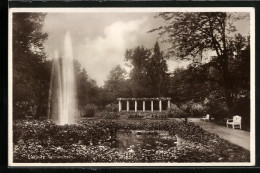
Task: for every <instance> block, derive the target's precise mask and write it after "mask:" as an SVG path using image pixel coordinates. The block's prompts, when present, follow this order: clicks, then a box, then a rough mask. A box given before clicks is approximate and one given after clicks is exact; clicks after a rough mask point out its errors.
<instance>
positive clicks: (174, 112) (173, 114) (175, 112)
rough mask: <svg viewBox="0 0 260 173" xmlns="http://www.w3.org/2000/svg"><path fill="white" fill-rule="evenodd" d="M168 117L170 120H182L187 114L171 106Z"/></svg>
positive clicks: (175, 106) (173, 105)
mask: <svg viewBox="0 0 260 173" xmlns="http://www.w3.org/2000/svg"><path fill="white" fill-rule="evenodd" d="M168 116H169V117H171V118H184V117H187V116H188V114H187V113H186V112H184V111H183V110H181V109H180V108H178V106H177V105H175V104H171V107H170V110H168Z"/></svg>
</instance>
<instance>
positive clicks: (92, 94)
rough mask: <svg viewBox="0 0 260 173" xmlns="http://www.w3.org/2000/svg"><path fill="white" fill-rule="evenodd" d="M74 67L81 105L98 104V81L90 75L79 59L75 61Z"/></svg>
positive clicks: (79, 103)
mask: <svg viewBox="0 0 260 173" xmlns="http://www.w3.org/2000/svg"><path fill="white" fill-rule="evenodd" d="M74 67H75V73H76V83H77V100H78V105H79V107H83V106H85V105H87V104H98V103H99V97H100V96H99V88H98V86H97V84H96V81H95V80H93V79H91V78H90V77H89V75H88V73H87V71H86V69H85V68H82V67H81V65H80V63H79V62H78V61H74Z"/></svg>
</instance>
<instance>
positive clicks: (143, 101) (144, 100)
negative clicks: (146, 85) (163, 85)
mask: <svg viewBox="0 0 260 173" xmlns="http://www.w3.org/2000/svg"><path fill="white" fill-rule="evenodd" d="M143 111H144V112H145V100H143Z"/></svg>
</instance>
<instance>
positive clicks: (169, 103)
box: [168, 100, 171, 109]
mask: <svg viewBox="0 0 260 173" xmlns="http://www.w3.org/2000/svg"><path fill="white" fill-rule="evenodd" d="M170 108H171V101H170V100H168V109H170Z"/></svg>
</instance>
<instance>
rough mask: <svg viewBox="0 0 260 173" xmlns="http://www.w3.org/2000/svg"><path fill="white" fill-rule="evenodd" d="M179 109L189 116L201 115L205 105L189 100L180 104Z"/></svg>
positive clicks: (204, 112) (204, 110) (205, 108)
mask: <svg viewBox="0 0 260 173" xmlns="http://www.w3.org/2000/svg"><path fill="white" fill-rule="evenodd" d="M181 110H182V111H183V112H185V113H186V114H188V115H189V116H191V117H202V116H204V115H205V114H206V112H207V111H206V110H207V107H206V106H204V105H203V104H201V103H195V102H193V101H189V102H187V103H184V104H182V105H181Z"/></svg>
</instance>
